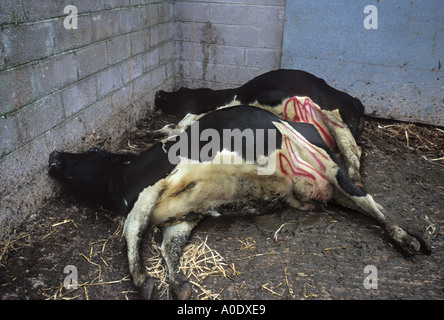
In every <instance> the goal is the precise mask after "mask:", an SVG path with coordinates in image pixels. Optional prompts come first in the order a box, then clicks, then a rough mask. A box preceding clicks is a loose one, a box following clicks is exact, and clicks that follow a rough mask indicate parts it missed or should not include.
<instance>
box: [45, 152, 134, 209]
mask: <svg viewBox="0 0 444 320" xmlns="http://www.w3.org/2000/svg"><path fill="white" fill-rule="evenodd" d="M134 157H135V155H134V154H130V153H127V154H112V153H109V152H106V151H102V150H99V149H98V148H91V149H90V150H88V151H87V152H84V153H68V152H60V151H53V152H52V153H51V154H50V156H49V175H50V176H52V177H53V178H55V179H57V180H59V181H61V182H62V183H63V184H65V185H66V186H68V188H70V189H71V190H72V191H74V192H75V193H77V194H78V195H80V196H82V197H83V198H86V199H89V200H93V201H94V202H97V203H100V204H104V205H105V206H106V202H109V198H110V186H109V180H110V178H111V177H112V175H113V174H114V173H116V171H117V170H118V169H119V168H120V167H121V166H122V165H123V164H124V163H125V162H128V161H131V159H133V158H134ZM111 205H112V204H111Z"/></svg>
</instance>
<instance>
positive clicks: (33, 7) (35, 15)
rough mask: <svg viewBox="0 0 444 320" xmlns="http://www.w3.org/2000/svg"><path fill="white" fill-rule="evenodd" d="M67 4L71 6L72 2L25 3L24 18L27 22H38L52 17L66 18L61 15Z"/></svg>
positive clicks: (66, 0)
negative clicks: (25, 17)
mask: <svg viewBox="0 0 444 320" xmlns="http://www.w3.org/2000/svg"><path fill="white" fill-rule="evenodd" d="M69 4H72V1H70V0H58V1H50V0H46V1H45V0H40V1H26V4H25V10H26V16H27V18H28V21H40V20H45V19H50V18H54V17H60V16H67V14H66V13H63V9H64V8H65V6H67V5H69Z"/></svg>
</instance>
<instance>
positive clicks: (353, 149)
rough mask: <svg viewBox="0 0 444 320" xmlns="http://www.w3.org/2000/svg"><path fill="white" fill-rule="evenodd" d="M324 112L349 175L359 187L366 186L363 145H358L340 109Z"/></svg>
mask: <svg viewBox="0 0 444 320" xmlns="http://www.w3.org/2000/svg"><path fill="white" fill-rule="evenodd" d="M322 113H323V114H324V116H325V117H326V118H327V119H328V120H327V121H325V123H326V125H327V127H328V129H329V130H330V132H331V134H332V135H333V137H334V138H335V141H336V145H337V147H338V149H339V153H340V154H341V158H342V160H343V162H344V166H345V167H346V168H347V173H348V175H349V177H350V178H351V179H352V180H353V182H354V183H355V184H356V185H357V186H358V187H360V188H364V184H363V182H362V178H361V174H360V166H361V162H360V159H361V153H362V150H361V147H359V146H358V145H357V143H356V140H355V138H354V137H353V135H352V133H351V131H350V129H349V128H348V127H347V125H346V124H345V123H344V122H343V121H342V118H341V115H340V114H339V111H338V110H333V111H326V110H323V111H322Z"/></svg>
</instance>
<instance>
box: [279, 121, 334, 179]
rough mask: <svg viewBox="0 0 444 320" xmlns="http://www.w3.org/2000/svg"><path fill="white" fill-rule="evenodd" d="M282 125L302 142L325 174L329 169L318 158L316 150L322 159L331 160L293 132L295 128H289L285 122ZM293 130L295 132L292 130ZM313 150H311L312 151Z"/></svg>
mask: <svg viewBox="0 0 444 320" xmlns="http://www.w3.org/2000/svg"><path fill="white" fill-rule="evenodd" d="M282 124H283V125H284V126H285V127H286V128H287V129H288V130H289V131H290V132H291V134H292V136H293V137H295V138H296V139H298V140H299V141H301V142H302V143H303V145H302V146H303V147H304V148H305V149H306V150H307V151H308V152H309V153H310V155H311V156H312V157H313V159H314V160H315V161H316V162H317V163H318V165H319V166H320V167H321V169H322V171H323V172H324V173H325V172H326V170H327V167H326V166H325V164H324V163H323V162H322V161H321V160H320V159H319V158H318V157H317V156H316V154H314V152H313V151H311V150H314V151H315V152H316V153H317V154H318V155H320V156H321V157H323V158H324V159H325V160H327V161H328V160H329V158H328V157H327V156H325V155H324V154H322V153H321V152H320V151H319V150H318V149H316V148H315V147H314V146H313V145H312V144H310V143H308V142H307V140H305V139H302V138H301V137H299V136H298V135H297V134H295V132H294V131H293V130H294V129H293V128H289V126H288V124H287V123H285V122H282ZM291 129H293V130H291ZM310 149H311V150H310Z"/></svg>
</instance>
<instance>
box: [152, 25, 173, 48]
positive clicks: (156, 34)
mask: <svg viewBox="0 0 444 320" xmlns="http://www.w3.org/2000/svg"><path fill="white" fill-rule="evenodd" d="M172 38H173V24H172V23H164V24H159V25H157V26H155V27H153V28H152V29H151V35H150V39H151V47H155V46H157V45H159V44H161V43H164V42H167V41H170V40H171V39H172Z"/></svg>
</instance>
